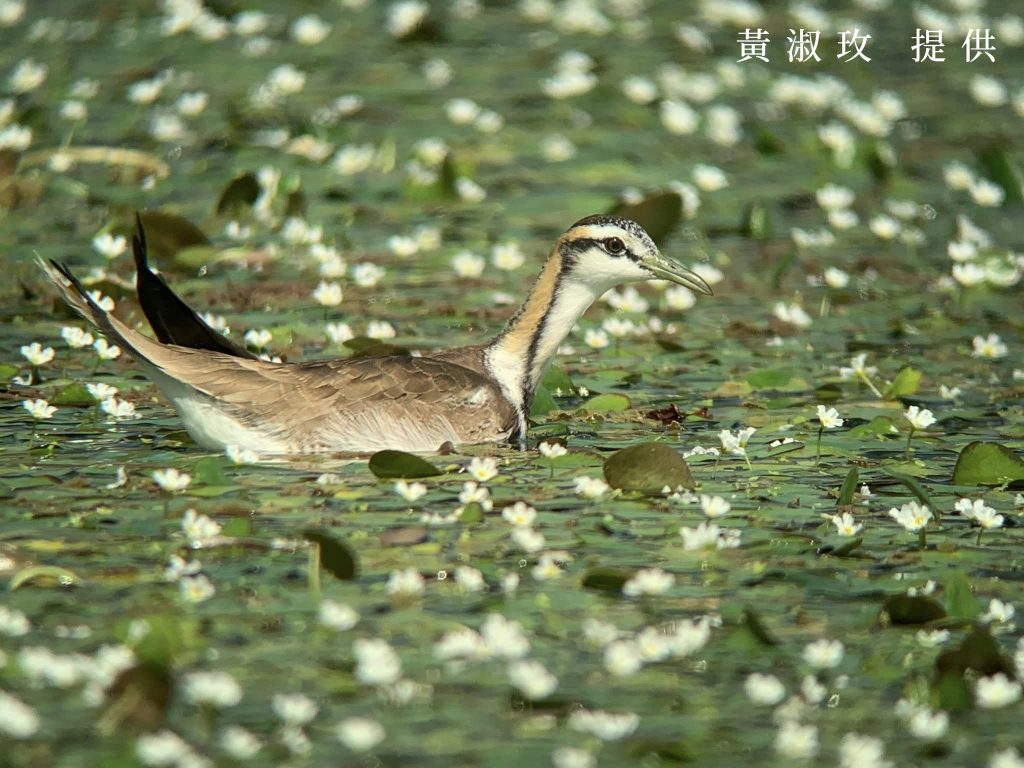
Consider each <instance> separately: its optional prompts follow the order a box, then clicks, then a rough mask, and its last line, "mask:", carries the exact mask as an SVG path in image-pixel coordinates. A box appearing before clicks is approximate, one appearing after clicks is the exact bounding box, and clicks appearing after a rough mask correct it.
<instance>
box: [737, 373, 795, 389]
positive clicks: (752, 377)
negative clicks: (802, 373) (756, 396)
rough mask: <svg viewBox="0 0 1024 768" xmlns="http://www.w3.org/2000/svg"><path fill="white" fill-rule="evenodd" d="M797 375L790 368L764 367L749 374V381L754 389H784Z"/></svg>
mask: <svg viewBox="0 0 1024 768" xmlns="http://www.w3.org/2000/svg"><path fill="white" fill-rule="evenodd" d="M795 376H796V372H795V371H793V370H792V369H790V368H762V369H761V370H759V371H754V372H752V373H749V374H747V383H748V384H749V385H750V386H752V387H753V388H754V389H782V388H783V387H785V386H786V385H787V384H789V382H790V381H792V380H793V379H794V378H795Z"/></svg>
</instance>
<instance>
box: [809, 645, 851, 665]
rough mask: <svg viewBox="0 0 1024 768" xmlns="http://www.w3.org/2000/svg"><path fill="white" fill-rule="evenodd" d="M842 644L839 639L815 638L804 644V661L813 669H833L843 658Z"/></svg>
mask: <svg viewBox="0 0 1024 768" xmlns="http://www.w3.org/2000/svg"><path fill="white" fill-rule="evenodd" d="M844 650H845V649H844V648H843V644H842V643H841V642H840V641H839V640H826V639H825V638H822V639H821V640H815V641H814V642H813V643H808V644H807V645H806V646H804V653H803V658H804V661H805V662H807V663H808V664H809V665H811V666H812V667H814V668H815V669H833V668H835V667H837V666H839V663H840V662H841V661H842V660H843V652H844Z"/></svg>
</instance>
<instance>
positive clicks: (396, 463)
mask: <svg viewBox="0 0 1024 768" xmlns="http://www.w3.org/2000/svg"><path fill="white" fill-rule="evenodd" d="M370 471H371V472H373V474H374V475H375V476H377V477H379V478H381V479H385V480H390V479H393V478H404V479H412V478H417V477H434V476H435V475H440V474H441V470H440V469H438V468H437V467H435V466H434V465H433V464H431V463H430V462H429V461H427V460H426V459H421V458H420V457H419V456H415V455H413V454H411V453H405V452H404V451H391V450H386V451H377V452H376V453H375V454H373V455H372V456H371V457H370Z"/></svg>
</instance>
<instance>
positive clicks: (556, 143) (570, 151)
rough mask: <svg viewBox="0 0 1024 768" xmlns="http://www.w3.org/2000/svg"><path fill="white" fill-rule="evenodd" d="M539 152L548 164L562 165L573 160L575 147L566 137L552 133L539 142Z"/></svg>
mask: <svg viewBox="0 0 1024 768" xmlns="http://www.w3.org/2000/svg"><path fill="white" fill-rule="evenodd" d="M540 152H541V154H542V155H543V156H544V159H545V160H547V161H548V162H549V163H562V162H565V161H566V160H571V159H572V158H573V156H574V155H575V154H576V145H575V144H573V143H572V141H571V140H570V139H569V138H568V137H567V136H563V135H562V134H560V133H553V134H551V135H550V136H545V137H544V139H543V140H542V141H541V144H540Z"/></svg>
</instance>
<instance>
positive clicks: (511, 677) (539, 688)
mask: <svg viewBox="0 0 1024 768" xmlns="http://www.w3.org/2000/svg"><path fill="white" fill-rule="evenodd" d="M508 681H509V682H510V683H511V684H512V685H513V686H514V687H515V688H517V689H519V692H520V693H522V694H523V696H524V697H526V698H527V699H529V700H530V701H539V700H541V699H546V698H547V697H548V696H550V695H551V694H552V693H554V692H555V688H557V687H558V678H557V677H555V676H554V675H553V674H551V673H550V672H549V671H548V670H547V668H546V667H545V666H544V665H543V664H541V663H540V662H539V661H534V660H532V659H529V660H520V661H513V662H512V663H511V664H509V667H508Z"/></svg>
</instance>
